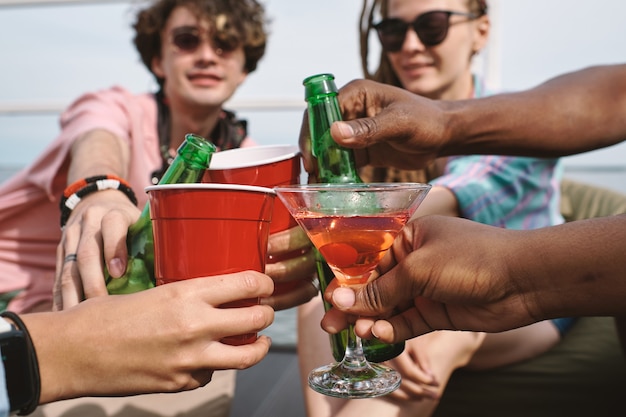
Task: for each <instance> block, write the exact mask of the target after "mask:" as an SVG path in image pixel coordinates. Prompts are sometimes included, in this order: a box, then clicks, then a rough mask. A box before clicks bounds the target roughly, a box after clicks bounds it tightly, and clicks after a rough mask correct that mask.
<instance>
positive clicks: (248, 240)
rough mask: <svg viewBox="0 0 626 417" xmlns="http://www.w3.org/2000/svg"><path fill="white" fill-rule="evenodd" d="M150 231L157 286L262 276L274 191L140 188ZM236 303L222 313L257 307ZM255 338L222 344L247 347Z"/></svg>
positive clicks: (230, 187) (191, 186) (205, 186)
mask: <svg viewBox="0 0 626 417" xmlns="http://www.w3.org/2000/svg"><path fill="white" fill-rule="evenodd" d="M146 191H147V192H148V197H149V201H150V218H151V219H152V227H153V231H154V268H155V278H156V284H157V285H163V284H167V283H169V282H174V281H179V280H184V279H190V278H197V277H203V276H212V275H221V274H228V273H232V272H240V271H245V270H255V271H259V272H263V271H264V270H265V262H266V260H267V240H268V238H269V231H270V222H271V219H272V213H273V207H274V199H275V196H276V194H275V193H274V190H272V189H270V188H264V187H253V186H246V185H233V184H166V185H154V186H150V187H147V188H146ZM258 303H259V300H258V298H257V299H247V300H241V301H237V302H233V303H228V304H225V305H224V306H223V307H241V306H250V305H254V304H258ZM256 338H257V335H256V333H252V334H246V335H240V336H233V337H228V338H225V339H224V340H223V341H224V342H225V343H228V344H232V345H242V344H246V343H251V342H253V341H255V340H256Z"/></svg>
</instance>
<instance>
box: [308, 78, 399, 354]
mask: <svg viewBox="0 0 626 417" xmlns="http://www.w3.org/2000/svg"><path fill="white" fill-rule="evenodd" d="M303 84H304V92H305V99H306V101H307V113H308V117H309V130H310V132H311V142H312V147H311V148H312V153H313V156H315V158H316V159H317V166H318V181H319V182H322V183H362V182H363V181H362V180H361V178H360V177H359V174H358V173H357V169H356V164H355V162H354V155H353V153H352V150H351V149H347V148H344V147H341V146H339V145H338V144H337V142H335V141H334V140H333V138H332V137H331V136H330V126H331V124H332V123H333V122H335V121H338V120H341V111H340V110H339V102H338V101H337V86H336V85H335V77H334V76H333V75H332V74H318V75H313V76H310V77H307V78H305V80H304V81H303ZM317 275H318V276H319V280H320V287H321V290H322V294H323V293H324V290H325V289H326V286H327V285H328V284H329V282H330V281H331V280H332V279H333V278H334V274H333V272H332V271H331V269H330V267H329V266H328V264H327V263H326V262H325V261H324V258H323V257H322V255H321V254H320V253H319V252H317ZM330 307H331V305H330V304H329V303H328V302H326V301H325V300H324V308H325V309H326V310H328V309H329V308H330ZM347 341H348V331H347V330H344V331H342V332H340V333H337V334H335V335H330V344H331V349H332V352H333V356H334V357H335V359H336V360H337V361H341V360H342V359H343V356H344V352H345V350H346V343H347ZM403 350H404V342H401V343H396V344H393V345H390V344H386V343H382V342H380V341H378V340H376V339H371V340H363V351H364V352H365V357H366V358H367V360H368V361H370V362H384V361H387V360H389V359H392V358H395V357H396V356H398V355H399V354H400V353H402V351H403Z"/></svg>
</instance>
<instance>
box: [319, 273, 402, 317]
mask: <svg viewBox="0 0 626 417" xmlns="http://www.w3.org/2000/svg"><path fill="white" fill-rule="evenodd" d="M396 269H397V268H394V269H392V270H390V271H388V272H387V273H385V274H384V275H382V276H381V277H379V278H378V279H375V280H374V281H371V282H369V283H367V284H363V285H361V286H351V287H338V288H336V289H335V290H333V292H332V294H331V297H330V298H331V300H332V301H331V303H332V304H333V306H334V307H335V308H337V309H338V310H342V311H345V312H348V313H353V314H358V315H362V316H373V317H375V316H385V315H386V314H387V313H389V312H391V311H393V310H394V309H396V307H398V306H400V305H404V304H405V303H406V294H407V291H406V290H407V289H405V288H403V285H402V280H401V279H398V277H397V276H396Z"/></svg>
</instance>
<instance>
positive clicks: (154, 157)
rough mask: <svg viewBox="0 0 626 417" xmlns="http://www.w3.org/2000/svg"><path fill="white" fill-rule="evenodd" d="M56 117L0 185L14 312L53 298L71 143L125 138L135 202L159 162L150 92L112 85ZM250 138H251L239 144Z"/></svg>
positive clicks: (3, 268)
mask: <svg viewBox="0 0 626 417" xmlns="http://www.w3.org/2000/svg"><path fill="white" fill-rule="evenodd" d="M60 123H61V133H60V135H59V136H58V137H57V138H56V139H55V140H54V141H53V142H52V143H51V144H50V145H49V146H48V147H47V148H46V150H45V151H44V152H43V153H42V155H40V156H39V157H38V158H37V159H36V160H35V161H34V162H33V163H32V164H31V165H30V166H28V167H26V168H25V169H23V170H22V171H20V172H19V173H17V174H16V175H15V176H14V177H12V178H10V179H9V180H7V181H6V182H5V183H3V184H1V185H0V293H6V292H10V291H14V290H20V289H23V290H24V291H22V292H21V293H20V294H19V295H18V296H17V297H15V298H14V299H13V300H12V301H11V302H10V304H9V307H8V308H9V309H11V310H13V311H16V312H22V311H25V310H28V309H30V308H32V307H33V306H34V305H36V304H38V303H40V302H43V301H50V300H52V287H53V283H54V276H55V269H56V249H57V245H58V244H59V242H60V239H61V229H60V225H59V219H60V210H59V199H60V196H61V194H62V193H63V190H64V189H65V187H66V186H67V173H68V168H69V151H70V148H71V145H72V143H73V142H74V141H75V140H76V139H77V138H79V137H80V136H81V135H83V134H85V133H87V132H89V131H91V130H93V129H105V130H107V131H109V132H111V133H113V134H115V135H116V136H118V137H120V138H122V139H124V140H125V141H127V142H128V144H129V146H130V151H131V161H130V167H129V174H128V178H126V180H127V181H129V182H130V184H131V186H132V188H133V189H134V190H135V193H136V194H137V200H138V202H139V204H138V206H139V207H140V208H141V207H143V206H144V205H145V204H146V203H147V195H146V193H145V192H143V189H144V188H145V187H146V186H148V185H150V175H151V173H152V172H153V171H155V170H156V169H158V168H160V167H161V155H160V153H159V144H158V143H159V140H158V135H157V129H156V126H157V105H156V101H155V99H154V96H153V95H152V94H147V93H146V94H139V95H136V94H132V93H130V92H129V91H128V90H126V89H124V88H122V87H117V86H116V87H113V88H111V89H107V90H102V91H98V92H94V93H88V94H85V95H83V96H82V97H80V98H78V99H77V100H76V101H75V102H74V103H72V104H71V105H70V107H69V108H68V109H67V110H66V111H65V112H64V113H63V114H62V115H61V119H60ZM252 145H253V142H252V141H251V140H250V139H249V138H246V139H245V140H244V142H243V143H242V147H245V146H252ZM93 157H94V158H97V155H94V156H93ZM102 174H107V173H106V172H103V173H102Z"/></svg>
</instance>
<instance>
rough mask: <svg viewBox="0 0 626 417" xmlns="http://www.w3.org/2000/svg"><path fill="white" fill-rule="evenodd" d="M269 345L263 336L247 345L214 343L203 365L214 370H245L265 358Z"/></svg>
mask: <svg viewBox="0 0 626 417" xmlns="http://www.w3.org/2000/svg"><path fill="white" fill-rule="evenodd" d="M271 345H272V341H271V339H270V338H269V337H267V336H263V335H261V336H259V338H258V339H257V340H256V341H254V342H253V343H249V344H247V345H240V346H231V345H226V344H224V343H215V344H213V345H212V346H211V349H209V350H207V351H206V355H205V359H204V363H205V365H206V367H208V368H211V369H215V370H220V369H247V368H250V367H251V366H253V365H256V364H257V363H259V362H260V361H261V360H262V359H263V358H265V356H266V355H267V353H268V352H269V349H270V346H271Z"/></svg>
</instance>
